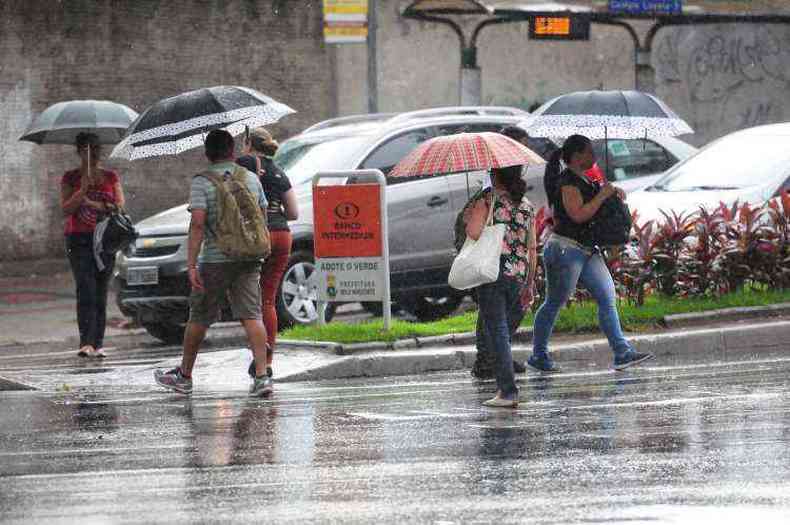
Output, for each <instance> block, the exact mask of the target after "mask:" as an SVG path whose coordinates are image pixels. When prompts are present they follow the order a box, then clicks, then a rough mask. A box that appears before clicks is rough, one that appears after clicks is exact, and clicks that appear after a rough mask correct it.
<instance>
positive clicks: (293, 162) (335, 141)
mask: <svg viewBox="0 0 790 525" xmlns="http://www.w3.org/2000/svg"><path fill="white" fill-rule="evenodd" d="M366 143H367V137H365V136H355V137H341V138H327V139H325V140H310V139H299V138H293V139H290V140H286V141H285V142H283V143H282V145H281V146H280V148H279V149H278V150H277V154H276V155H275V156H274V161H275V162H276V163H277V165H278V166H280V167H281V168H282V169H283V170H285V173H286V174H287V175H288V179H289V180H290V181H291V185H292V186H299V185H300V184H304V183H306V182H310V180H311V179H312V178H313V175H315V174H316V173H317V172H318V171H319V170H320V171H325V170H344V169H352V168H353V167H354V166H352V165H351V163H352V162H353V157H354V155H356V153H357V152H358V151H359V149H360V148H361V147H362V146H364V145H365V144H366Z"/></svg>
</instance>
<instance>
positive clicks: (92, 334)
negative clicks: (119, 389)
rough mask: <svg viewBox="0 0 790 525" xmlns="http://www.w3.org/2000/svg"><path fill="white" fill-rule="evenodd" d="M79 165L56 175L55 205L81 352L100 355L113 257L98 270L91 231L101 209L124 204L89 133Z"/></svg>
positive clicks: (83, 137) (82, 139) (82, 138)
mask: <svg viewBox="0 0 790 525" xmlns="http://www.w3.org/2000/svg"><path fill="white" fill-rule="evenodd" d="M76 146H77V154H78V155H79V156H80V160H81V163H80V167H79V168H77V169H74V170H71V171H67V172H66V174H65V175H63V179H62V180H61V190H60V205H61V208H63V215H64V217H65V219H66V220H65V227H64V233H65V236H66V254H67V255H68V258H69V263H70V264H71V271H72V273H73V274H74V281H75V284H76V288H77V324H78V326H79V331H80V349H79V352H78V353H77V355H79V356H80V357H105V353H104V350H103V349H102V346H103V344H104V328H105V322H106V318H107V288H108V285H109V282H110V277H111V276H112V271H113V266H114V262H115V259H114V257H112V256H109V257H107V260H105V261H103V262H104V263H105V268H104V270H103V271H99V269H98V267H97V266H96V261H95V259H94V255H93V232H94V230H95V229H96V222H97V219H98V218H99V216H100V215H101V214H103V213H104V212H106V211H109V210H110V209H111V208H113V207H116V206H117V207H122V206H123V205H124V202H125V200H124V197H123V190H122V189H121V182H120V180H119V179H118V174H117V173H115V172H114V171H110V170H105V169H102V168H101V167H100V166H99V160H100V157H101V145H100V144H99V137H98V136H96V135H94V134H93V133H80V134H79V135H77V140H76Z"/></svg>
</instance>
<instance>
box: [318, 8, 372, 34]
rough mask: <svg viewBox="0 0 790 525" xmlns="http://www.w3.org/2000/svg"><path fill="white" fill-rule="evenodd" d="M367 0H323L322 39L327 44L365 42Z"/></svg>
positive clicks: (366, 32)
mask: <svg viewBox="0 0 790 525" xmlns="http://www.w3.org/2000/svg"><path fill="white" fill-rule="evenodd" d="M367 37H368V0H324V41H325V42H326V43H327V44H345V43H354V42H365V41H366V40H367Z"/></svg>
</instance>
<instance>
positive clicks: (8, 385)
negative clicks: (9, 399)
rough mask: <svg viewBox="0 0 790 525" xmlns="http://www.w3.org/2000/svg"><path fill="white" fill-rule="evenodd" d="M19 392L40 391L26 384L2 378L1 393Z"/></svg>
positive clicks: (0, 378) (0, 383) (0, 381)
mask: <svg viewBox="0 0 790 525" xmlns="http://www.w3.org/2000/svg"><path fill="white" fill-rule="evenodd" d="M18 390H38V389H37V388H35V387H32V386H30V385H26V384H24V383H19V382H17V381H12V380H11V379H8V378H7V377H3V376H0V392H10V391H18Z"/></svg>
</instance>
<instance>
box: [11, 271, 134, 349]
mask: <svg viewBox="0 0 790 525" xmlns="http://www.w3.org/2000/svg"><path fill="white" fill-rule="evenodd" d="M4 269H5V270H9V268H7V267H6V268H4ZM14 270H15V271H14ZM22 271H24V268H16V269H12V270H11V271H8V273H10V274H14V273H22ZM44 271H45V272H46V273H42V274H37V273H32V274H29V275H24V276H20V275H12V276H7V275H6V276H2V277H0V351H1V350H2V348H3V347H4V346H17V345H30V344H58V345H59V346H64V347H67V346H68V345H71V346H73V347H74V349H75V350H76V348H77V346H78V345H79V334H78V332H77V311H76V294H75V289H74V280H73V278H72V275H71V271H70V270H69V267H68V263H67V262H66V261H62V262H61V264H57V263H56V262H52V263H50V264H49V265H48V267H47V268H46V269H45V270H44ZM127 325H128V321H127V319H126V318H125V317H124V316H123V315H122V314H121V312H120V310H118V306H117V305H116V304H115V294H114V292H112V291H111V292H110V295H109V297H108V303H107V331H106V339H107V340H108V342H109V340H110V339H112V338H114V337H117V336H124V335H130V334H143V333H145V331H144V330H140V329H137V330H129V329H127V328H125V327H126V326H127Z"/></svg>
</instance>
